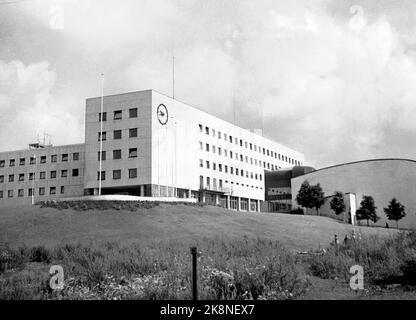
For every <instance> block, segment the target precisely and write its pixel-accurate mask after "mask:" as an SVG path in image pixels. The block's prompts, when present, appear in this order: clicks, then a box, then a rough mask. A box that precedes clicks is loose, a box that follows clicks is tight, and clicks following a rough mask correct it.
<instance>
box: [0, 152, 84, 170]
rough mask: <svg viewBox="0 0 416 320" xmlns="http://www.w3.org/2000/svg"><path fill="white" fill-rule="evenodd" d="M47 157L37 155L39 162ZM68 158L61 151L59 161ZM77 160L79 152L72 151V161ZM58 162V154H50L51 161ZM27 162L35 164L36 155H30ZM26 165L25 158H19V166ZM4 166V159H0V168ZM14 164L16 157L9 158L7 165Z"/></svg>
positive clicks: (44, 160)
mask: <svg viewBox="0 0 416 320" xmlns="http://www.w3.org/2000/svg"><path fill="white" fill-rule="evenodd" d="M46 160H47V157H46V156H40V157H39V163H41V164H42V163H46ZM68 160H69V154H68V153H63V154H61V161H62V162H68ZM78 160H79V152H74V153H72V161H78ZM54 162H58V155H57V154H53V155H51V163H54ZM29 164H36V156H32V157H30V158H29ZM24 165H26V158H19V166H24ZM5 166H6V160H0V168H3V167H5ZM14 166H16V159H9V167H14Z"/></svg>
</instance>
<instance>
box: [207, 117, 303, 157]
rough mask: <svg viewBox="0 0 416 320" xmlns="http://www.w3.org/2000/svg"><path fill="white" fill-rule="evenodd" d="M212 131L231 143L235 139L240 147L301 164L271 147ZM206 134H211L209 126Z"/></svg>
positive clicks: (214, 134)
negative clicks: (263, 146) (267, 147)
mask: <svg viewBox="0 0 416 320" xmlns="http://www.w3.org/2000/svg"><path fill="white" fill-rule="evenodd" d="M199 131H200V132H204V126H203V125H202V124H200V125H199ZM211 133H212V136H213V137H215V136H217V137H218V139H222V137H224V140H225V141H228V142H230V143H233V141H234V143H235V144H236V145H238V144H239V145H240V147H243V146H244V147H245V148H247V149H250V150H253V149H254V151H256V152H257V151H258V152H259V153H263V154H264V155H267V156H269V157H272V158H275V159H279V160H282V161H285V162H288V163H290V164H295V165H300V162H299V161H297V160H294V159H292V158H289V157H287V156H284V155H281V154H279V153H277V152H274V151H272V150H269V149H266V148H262V147H260V146H257V145H255V144H253V143H251V142H250V143H249V142H247V141H243V139H238V138H236V137H234V140H233V137H232V136H231V135H228V136H227V134H226V133H224V134H222V133H221V131H217V135H216V131H215V129H211ZM205 134H207V135H210V128H209V127H205ZM200 143H202V142H200ZM207 151H208V150H207Z"/></svg>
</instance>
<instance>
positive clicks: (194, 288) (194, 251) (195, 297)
mask: <svg viewBox="0 0 416 320" xmlns="http://www.w3.org/2000/svg"><path fill="white" fill-rule="evenodd" d="M191 255H192V299H193V300H198V285H197V280H198V275H197V248H196V247H191Z"/></svg>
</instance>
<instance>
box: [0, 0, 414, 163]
mask: <svg viewBox="0 0 416 320" xmlns="http://www.w3.org/2000/svg"><path fill="white" fill-rule="evenodd" d="M173 55H174V56H175V73H176V81H175V97H176V98H177V99H179V100H181V101H183V102H186V103H188V104H191V105H194V106H197V107H199V108H201V109H203V110H206V111H208V112H211V113H213V114H215V115H217V116H219V117H222V118H225V119H226V120H229V121H234V119H233V104H235V106H236V108H237V110H238V114H237V117H236V122H237V123H238V124H239V125H241V126H243V127H246V128H260V127H262V126H263V127H264V131H265V134H266V135H267V136H269V137H271V138H274V139H276V140H277V141H279V142H281V143H283V144H286V145H288V146H292V147H293V148H295V149H297V150H299V151H302V152H304V153H305V157H306V162H307V164H309V165H312V166H315V167H317V168H319V167H323V166H327V165H332V164H336V163H340V162H346V161H355V160H363V159H369V158H377V157H401V158H411V159H416V144H415V142H414V141H415V138H414V137H415V136H416V112H415V106H416V2H415V1H410V0H408V1H406V0H403V1H397V0H394V1H392V0H388V1H387V0H371V1H364V0H362V1H359V0H356V1H347V0H345V1H344V0H339V1H329V0H326V1H323V0H319V1H318V0H317V1H311V0H304V1H301V0H299V1H288V0H285V1H276V0H273V1H271V0H270V1H269V0H263V1H261V0H260V1H259V0H256V1H252V0H171V1H169V0H163V1H162V0H149V1H145V0H131V1H130V0H119V1H107V0H66V1H63V0H61V1H58V0H23V1H19V0H0V120H1V122H0V151H6V150H11V149H21V148H25V147H26V146H27V144H28V143H29V142H32V141H33V140H35V139H36V136H37V134H39V135H40V137H42V134H43V132H46V133H48V134H50V135H51V136H52V142H53V143H54V144H55V145H59V144H69V143H79V142H83V141H84V108H85V99H86V98H87V97H94V96H99V95H100V90H101V89H100V86H101V84H100V74H101V73H102V72H104V73H105V75H106V79H105V94H114V93H121V92H128V91H136V90H142V89H149V88H152V89H155V90H158V91H160V92H162V93H166V94H168V95H171V93H172V81H171V79H172V76H171V62H172V56H173ZM262 115H263V121H262Z"/></svg>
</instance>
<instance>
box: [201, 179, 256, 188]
mask: <svg viewBox="0 0 416 320" xmlns="http://www.w3.org/2000/svg"><path fill="white" fill-rule="evenodd" d="M225 184H228V180H225ZM230 184H231V185H234V181H230ZM235 184H236V185H237V186H239V185H240V183H239V182H236V183H235ZM241 186H242V187H251V188H253V189H254V188H256V189H259V188H260V189H261V190H263V187H258V186H253V185H248V184H244V183H241ZM199 187H200V189H209V190H217V189H220V191H221V189H222V188H223V180H222V179H218V186H217V179H216V178H212V185H211V177H206V183H205V185H204V176H199ZM217 187H218V188H217Z"/></svg>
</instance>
